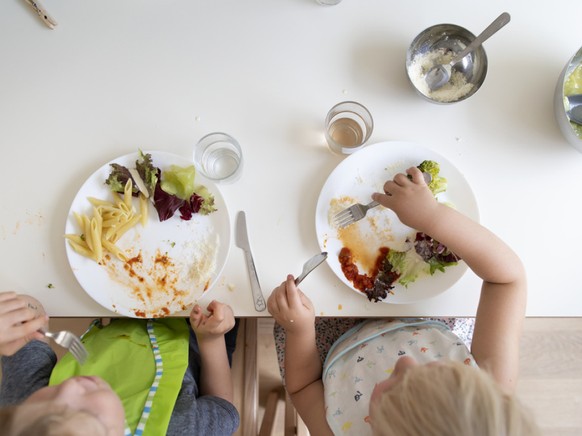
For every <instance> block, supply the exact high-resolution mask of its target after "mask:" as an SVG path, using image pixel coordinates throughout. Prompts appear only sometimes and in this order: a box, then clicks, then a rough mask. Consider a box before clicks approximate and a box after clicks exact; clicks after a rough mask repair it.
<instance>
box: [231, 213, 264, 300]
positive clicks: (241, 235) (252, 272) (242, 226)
mask: <svg viewBox="0 0 582 436" xmlns="http://www.w3.org/2000/svg"><path fill="white" fill-rule="evenodd" d="M235 243H236V246H237V247H239V248H241V249H242V250H243V252H244V254H245V260H246V262H247V268H248V270H249V279H250V281H251V291H252V293H253V301H254V303H255V309H256V310H257V311H258V312H262V311H263V310H265V309H266V308H267V305H266V303H265V299H264V298H263V292H262V291H261V285H260V284H259V277H258V276H257V268H256V267H255V262H254V260H253V255H252V253H251V244H250V243H249V234H248V231H247V219H246V215H245V213H244V211H242V210H241V211H239V212H238V214H237V215H236V228H235Z"/></svg>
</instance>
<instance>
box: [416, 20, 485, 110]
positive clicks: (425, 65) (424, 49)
mask: <svg viewBox="0 0 582 436" xmlns="http://www.w3.org/2000/svg"><path fill="white" fill-rule="evenodd" d="M474 39H475V35H473V34H472V33H471V32H469V31H468V30H467V29H465V28H463V27H461V26H457V25H455V24H437V25H436V26H432V27H429V28H428V29H425V30H423V31H422V32H420V34H418V36H417V37H416V38H414V40H413V41H412V43H411V44H410V47H409V48H408V51H407V52H406V72H407V74H408V78H409V79H410V83H412V86H414V89H416V91H417V92H418V93H419V94H420V95H421V96H422V97H424V98H425V99H427V100H428V101H431V102H433V103H439V104H450V103H457V102H459V101H463V100H465V99H467V98H469V97H470V96H472V95H473V94H475V93H476V92H477V90H478V89H479V88H480V87H481V85H482V84H483V81H484V80H485V75H486V74H487V55H486V54H485V49H484V48H483V46H480V47H478V48H477V49H475V50H474V51H473V52H472V53H470V54H468V55H467V56H465V57H464V58H463V60H462V61H460V62H458V63H457V64H455V65H454V66H453V69H452V72H453V75H452V78H451V82H450V83H448V84H447V85H445V86H443V88H441V89H437V90H435V91H430V89H429V88H428V85H427V84H426V81H425V78H424V77H425V75H426V73H427V72H428V70H430V68H431V67H432V66H434V60H433V61H431V57H435V56H437V54H439V55H442V56H440V57H446V58H448V59H450V58H452V57H453V56H454V55H455V54H457V53H459V52H461V51H462V50H463V49H464V48H465V47H466V46H467V45H469V44H470V43H471V41H473V40H474ZM453 79H454V81H453ZM461 79H464V82H463V83H460V81H461ZM453 83H455V84H456V85H457V86H453ZM461 85H462V86H461Z"/></svg>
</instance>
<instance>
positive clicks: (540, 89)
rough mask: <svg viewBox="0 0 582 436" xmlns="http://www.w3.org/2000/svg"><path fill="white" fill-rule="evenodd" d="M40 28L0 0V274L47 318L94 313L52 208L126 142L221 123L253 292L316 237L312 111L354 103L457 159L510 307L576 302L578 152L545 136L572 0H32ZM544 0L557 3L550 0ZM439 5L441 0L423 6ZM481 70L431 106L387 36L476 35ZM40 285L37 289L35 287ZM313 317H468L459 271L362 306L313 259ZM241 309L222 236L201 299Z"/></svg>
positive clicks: (286, 268) (245, 309)
mask: <svg viewBox="0 0 582 436" xmlns="http://www.w3.org/2000/svg"><path fill="white" fill-rule="evenodd" d="M43 4H44V6H45V7H46V9H47V10H48V11H49V12H50V14H51V15H52V16H53V17H54V18H55V19H56V20H57V21H58V23H59V25H58V26H57V28H56V29H54V30H50V29H48V28H46V27H45V26H44V25H43V24H42V22H41V21H40V20H39V19H38V17H37V16H36V15H35V14H34V13H33V12H32V11H31V9H30V7H29V6H27V5H26V3H25V2H24V1H20V0H10V1H2V2H0V147H1V151H2V154H1V157H0V162H1V166H0V167H1V175H2V177H1V179H2V183H3V184H4V186H3V187H2V189H1V190H0V204H1V205H2V211H1V212H0V258H1V259H2V262H0V289H3V290H9V289H11V290H16V291H19V292H27V293H30V294H32V295H34V296H36V297H37V298H39V299H40V300H41V301H42V302H43V303H44V305H45V307H46V308H47V310H48V312H49V314H50V315H52V316H110V315H111V312H109V311H108V310H106V309H104V308H102V307H101V306H100V305H98V304H97V303H95V302H94V301H93V300H92V299H91V298H90V297H89V296H88V295H87V294H86V293H85V292H84V291H83V289H82V288H81V287H80V286H79V285H78V283H77V281H76V280H75V277H74V276H73V274H72V272H71V269H70V267H69V265H68V262H67V258H66V255H65V243H64V240H63V233H64V225H65V221H66V218H67V213H68V210H69V207H70V204H71V202H72V200H73V198H74V196H75V194H76V192H77V190H78V189H79V188H80V186H81V185H82V183H83V182H84V181H85V179H86V178H87V177H88V176H89V175H90V174H91V173H92V172H93V171H94V170H96V169H97V168H99V167H100V166H101V165H103V164H104V163H106V162H108V161H109V160H111V159H114V158H115V157H117V156H120V155H123V154H126V153H130V152H133V151H135V150H136V149H137V148H143V149H150V150H163V151H168V152H172V153H175V154H178V155H180V156H184V157H187V158H190V157H191V154H192V147H193V145H194V144H195V143H196V141H197V140H198V139H199V138H200V137H202V136H203V135H204V134H206V133H209V132H212V131H225V132H228V133H230V134H231V135H233V136H234V137H236V138H237V139H238V140H239V141H240V143H241V144H242V147H243V149H244V156H245V159H246V162H245V167H244V174H243V176H242V178H241V179H240V180H239V181H238V182H237V183H236V184H232V185H225V186H221V188H220V189H221V192H222V193H223V195H224V197H225V199H226V202H227V204H228V207H229V212H230V214H231V219H232V225H233V226H234V216H235V214H236V211H238V210H245V211H246V212H247V220H248V223H249V232H250V235H251V238H252V242H251V243H252V246H253V250H254V257H255V263H256V265H257V269H258V273H259V279H260V282H261V284H262V287H263V291H264V294H265V296H266V297H267V296H268V295H269V293H270V292H271V290H272V289H273V287H275V286H276V285H278V284H279V283H280V282H281V281H282V280H283V279H284V277H285V275H286V274H287V273H293V274H296V275H298V274H299V272H300V270H301V266H302V264H303V262H304V261H305V260H307V259H308V258H309V257H310V256H311V255H313V254H315V253H316V252H318V251H319V246H318V242H317V239H316V235H315V227H314V213H315V205H316V201H317V198H318V195H319V191H320V189H321V187H322V186H323V183H324V182H325V180H326V178H327V176H328V175H329V174H330V172H331V171H332V170H333V169H334V168H335V166H336V165H337V164H338V163H340V162H341V161H342V159H343V158H344V157H342V156H338V155H334V154H332V153H331V152H330V151H328V149H327V146H326V145H325V143H324V140H323V136H322V121H323V118H324V116H325V114H326V112H327V110H328V109H329V108H330V107H331V106H332V105H333V104H335V103H337V102H339V101H342V100H356V101H360V102H362V103H363V104H365V105H366V106H367V107H368V108H369V109H370V111H371V112H372V114H373V116H374V119H375V129H374V132H373V134H372V137H371V139H370V143H374V142H380V141H388V140H396V141H412V142H416V143H418V144H421V145H424V146H427V147H429V148H432V149H433V150H435V151H436V152H438V153H440V154H442V155H444V156H446V157H447V158H448V159H449V160H450V161H451V162H453V163H454V165H455V166H456V167H457V168H458V169H459V170H460V171H461V172H462V173H463V174H464V176H465V177H466V179H467V180H468V182H469V184H470V185H471V187H472V189H473V191H474V194H475V196H476V198H477V202H478V204H479V209H480V214H481V222H482V223H483V224H484V225H486V226H487V227H489V228H490V229H492V230H493V231H494V232H496V233H497V234H498V235H500V236H501V237H502V238H503V239H504V240H506V241H507V242H508V243H509V244H510V245H511V246H512V247H513V248H514V249H515V250H516V251H517V252H518V254H519V255H520V256H521V258H522V260H523V262H524V263H525V265H526V268H527V271H528V276H529V302H528V307H527V314H528V315H529V316H582V284H581V280H580V276H581V271H582V268H581V265H582V254H581V250H582V249H581V247H582V232H581V231H580V228H581V223H582V220H581V217H582V181H581V180H582V179H581V178H580V174H581V170H582V154H581V153H579V152H578V151H576V150H575V149H574V148H573V147H571V146H570V145H569V144H568V143H567V142H566V141H565V139H563V137H562V136H561V134H560V131H559V129H558V127H557V124H556V121H555V119H554V115H553V106H552V98H553V93H554V88H555V84H556V81H557V79H558V76H559V75H560V72H561V71H562V69H563V67H564V66H565V64H566V62H567V60H568V59H569V58H570V57H571V56H572V55H573V54H574V53H575V52H576V50H578V48H579V47H580V45H581V44H582V39H581V33H580V16H582V2H580V1H579V0H569V1H562V2H559V3H556V2H535V6H533V5H532V3H531V2H528V1H526V0H520V1H518V0H511V1H500V0H492V1H487V2H467V1H461V0H456V1H448V2H445V3H444V4H443V3H442V2H441V3H439V2H433V1H431V0H418V1H416V2H413V3H411V2H394V1H392V2H389V1H382V0H365V1H364V0H359V1H358V0H344V1H343V2H342V3H341V4H339V5H338V6H334V7H321V6H318V5H317V4H316V3H315V0H249V1H243V0H222V1H200V0H195V1H194V0H173V1H164V2H161V1H154V0H125V1H119V0H105V1H96V0H90V1H84V2H72V1H65V0H43ZM558 4H559V5H560V7H559V8H557V7H556V6H557V5H558ZM438 5H442V6H440V7H439V6H438ZM503 10H507V11H508V12H509V13H510V14H511V15H512V21H511V22H510V23H509V25H507V26H506V27H505V28H504V29H502V30H501V31H500V33H498V34H497V35H495V36H493V37H492V38H491V39H490V40H489V41H487V42H486V43H485V48H486V51H487V54H488V58H489V70H488V74H487V78H486V80H485V84H484V85H483V87H482V88H481V89H480V90H479V91H478V92H477V93H476V94H475V95H474V96H472V97H471V98H470V99H468V100H467V101H464V102H462V103H459V104H455V105H447V106H443V105H435V104H431V103H429V102H427V101H425V100H423V99H421V98H420V97H419V96H418V95H417V94H415V92H414V90H413V89H412V87H411V85H410V84H409V83H408V81H407V77H406V74H405V70H404V61H405V55H406V49H407V47H408V45H409V44H410V42H411V41H412V39H413V38H414V37H415V36H416V35H417V34H418V33H419V32H420V31H422V30H423V29H425V28H427V27H429V26H431V25H434V24H438V23H444V22H450V23H455V24H459V25H462V26H464V27H466V28H468V29H470V30H471V31H472V32H473V33H475V34H477V33H479V32H480V31H481V30H482V29H484V28H485V27H486V25H488V24H489V22H490V21H492V20H493V19H494V18H495V17H497V15H499V13H501V12H502V11H503ZM49 283H51V284H52V285H53V287H52V288H48V287H47V285H48V284H49ZM302 288H303V290H304V291H305V292H306V293H307V295H308V296H309V297H310V298H311V299H312V300H313V302H314V304H315V308H316V313H317V314H318V315H329V316H335V315H339V316H349V315H357V316H382V315H394V316H396V315H419V316H421V315H459V316H460V315H468V316H471V315H474V314H475V309H476V305H477V301H478V295H479V288H480V284H479V280H478V279H477V278H476V277H475V276H474V275H473V274H472V273H471V272H468V273H467V274H465V276H464V277H463V278H462V279H461V280H460V281H459V282H458V283H457V284H456V285H455V286H453V288H452V289H450V290H449V291H447V292H445V293H443V294H441V295H440V296H438V297H435V298H432V299H430V300H426V301H422V302H419V303H417V304H412V305H389V304H372V303H369V302H367V300H366V299H365V298H363V297H361V296H358V295H356V294H355V293H354V292H353V291H351V290H350V289H349V288H347V287H346V286H345V285H343V284H342V283H341V282H340V280H339V279H338V278H336V276H335V275H334V274H333V272H332V271H331V269H330V268H329V267H328V266H327V265H324V266H321V267H320V268H319V269H317V270H316V271H315V272H313V273H312V274H311V275H310V276H309V277H308V278H307V279H306V280H305V282H303V284H302ZM210 297H212V298H216V299H219V300H223V301H227V302H229V303H230V304H231V305H232V306H233V308H234V310H235V313H236V315H239V316H268V313H267V312H263V313H258V312H255V310H254V308H253V305H252V300H251V294H250V290H249V284H248V275H247V271H246V268H245V264H244V260H243V254H242V251H241V250H240V249H238V248H237V247H235V246H234V244H233V245H232V247H231V250H230V255H229V258H228V262H227V265H226V268H225V270H224V273H223V276H222V278H221V279H220V281H219V284H218V286H217V287H216V288H215V289H214V290H213V291H212V292H211V293H210V294H209V298H210Z"/></svg>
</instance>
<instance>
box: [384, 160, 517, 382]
mask: <svg viewBox="0 0 582 436" xmlns="http://www.w3.org/2000/svg"><path fill="white" fill-rule="evenodd" d="M407 172H408V174H409V175H410V176H411V177H412V180H410V179H409V178H408V177H407V176H405V175H404V174H399V175H397V176H396V177H395V178H394V180H392V181H389V182H387V183H386V184H385V185H384V191H385V194H374V195H373V198H374V199H375V200H376V201H378V202H380V203H381V204H382V205H384V206H386V207H389V208H390V209H392V210H393V211H394V212H396V214H397V215H398V217H399V218H400V220H401V221H402V222H403V223H404V224H406V225H408V226H410V227H412V228H414V229H416V230H419V231H422V232H424V233H426V234H428V235H430V236H431V237H433V238H434V239H436V240H437V241H439V242H441V243H443V244H444V245H446V246H447V247H448V248H449V249H450V250H451V251H453V252H454V253H456V254H457V255H459V256H460V257H461V258H462V259H463V260H464V261H465V262H466V263H467V265H469V267H470V268H471V269H472V270H473V272H474V273H475V274H477V275H478V276H479V277H480V278H482V279H483V286H482V290H481V297H480V301H479V307H478V309H477V320H476V325H475V333H474V336H473V342H472V353H473V356H474V357H475V360H476V361H477V363H478V364H479V366H480V367H481V368H483V369H485V370H487V371H489V372H490V373H491V374H492V375H493V376H494V378H495V379H496V380H497V381H498V382H499V383H500V384H501V385H502V386H505V387H507V388H510V389H513V388H514V387H515V383H516V381H517V380H516V379H517V373H518V359H519V338H520V336H521V329H522V323H523V318H524V314H525V305H526V296H527V286H526V275H525V270H524V268H523V265H522V263H521V261H520V260H519V258H518V257H517V255H516V254H515V253H514V252H513V251H512V250H511V248H509V247H508V246H507V245H506V244H505V243H504V242H503V241H501V240H500V239H499V238H498V237H497V236H495V235H494V234H493V233H491V232H490V231H489V230H487V229H486V228H485V227H483V226H481V225H480V224H479V223H476V222H474V221H473V220H471V219H470V218H468V217H466V216H464V215H463V214H461V213H459V212H457V211H456V210H454V209H452V208H450V207H448V206H445V205H442V204H439V203H438V202H437V201H436V200H435V199H434V197H433V196H432V194H431V192H430V190H429V189H428V187H427V186H426V183H425V182H424V179H423V177H422V174H421V172H420V171H419V170H418V169H417V168H410V169H409V170H408V171H407Z"/></svg>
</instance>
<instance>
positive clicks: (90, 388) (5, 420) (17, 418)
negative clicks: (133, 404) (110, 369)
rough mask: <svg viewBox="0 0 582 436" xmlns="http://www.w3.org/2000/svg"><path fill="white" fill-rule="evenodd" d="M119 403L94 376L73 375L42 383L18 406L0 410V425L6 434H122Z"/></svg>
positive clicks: (121, 417) (122, 426) (106, 435)
mask: <svg viewBox="0 0 582 436" xmlns="http://www.w3.org/2000/svg"><path fill="white" fill-rule="evenodd" d="M124 427H125V416H124V411H123V406H122V404H121V401H120V399H119V397H118V396H117V395H116V394H115V392H114V391H113V390H112V389H111V388H110V387H109V385H108V384H107V383H106V382H105V381H103V380H101V379H100V378H98V377H73V378H71V379H69V380H66V381H64V382H63V383H61V384H60V385H56V386H50V387H45V388H42V389H39V390H38V391H37V392H35V393H34V394H32V395H31V396H30V397H29V398H28V399H27V400H26V401H24V402H23V403H22V404H21V405H19V406H14V407H11V408H7V409H2V410H0V428H2V429H3V431H4V432H3V434H5V435H7V436H16V435H18V436H24V435H39V434H42V435H59V436H60V435H71V436H72V435H87V434H90V435H103V436H113V435H115V436H118V435H122V434H123V432H124Z"/></svg>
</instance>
